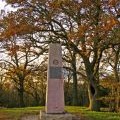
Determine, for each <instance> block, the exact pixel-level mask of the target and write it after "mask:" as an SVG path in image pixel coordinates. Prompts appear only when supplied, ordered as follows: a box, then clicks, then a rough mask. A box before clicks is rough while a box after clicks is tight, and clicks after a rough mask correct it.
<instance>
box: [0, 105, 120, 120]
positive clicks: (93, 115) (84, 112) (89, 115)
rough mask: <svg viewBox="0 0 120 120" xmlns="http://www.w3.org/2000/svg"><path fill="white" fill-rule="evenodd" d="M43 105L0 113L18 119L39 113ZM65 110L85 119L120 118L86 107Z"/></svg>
mask: <svg viewBox="0 0 120 120" xmlns="http://www.w3.org/2000/svg"><path fill="white" fill-rule="evenodd" d="M42 109H44V107H26V108H2V109H0V114H4V115H6V116H8V117H9V118H11V119H12V120H19V118H20V117H21V116H23V115H25V114H39V112H40V110H42ZM65 110H66V111H68V112H70V113H72V114H76V115H79V116H83V117H84V118H85V119H86V120H120V113H111V112H95V111H89V110H88V109H87V108H86V107H76V106H67V107H65Z"/></svg>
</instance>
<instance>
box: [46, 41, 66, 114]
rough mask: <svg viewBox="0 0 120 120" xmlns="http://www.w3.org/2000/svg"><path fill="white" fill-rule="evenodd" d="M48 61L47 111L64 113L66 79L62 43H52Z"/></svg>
mask: <svg viewBox="0 0 120 120" xmlns="http://www.w3.org/2000/svg"><path fill="white" fill-rule="evenodd" d="M48 61H49V62H48V74H47V90H46V110H45V111H46V113H64V80H63V74H62V49H61V45H60V44H58V43H53V44H50V47H49V59H48Z"/></svg>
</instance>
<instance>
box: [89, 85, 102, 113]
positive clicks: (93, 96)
mask: <svg viewBox="0 0 120 120" xmlns="http://www.w3.org/2000/svg"><path fill="white" fill-rule="evenodd" d="M88 96H89V109H90V110H92V111H100V102H99V100H97V98H98V96H99V93H98V88H97V87H96V86H95V84H93V83H90V84H89V85H88Z"/></svg>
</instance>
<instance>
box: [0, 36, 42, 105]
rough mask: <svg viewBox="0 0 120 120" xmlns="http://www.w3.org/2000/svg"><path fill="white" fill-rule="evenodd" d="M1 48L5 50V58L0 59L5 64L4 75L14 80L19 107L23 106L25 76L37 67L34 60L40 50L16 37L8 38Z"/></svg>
mask: <svg viewBox="0 0 120 120" xmlns="http://www.w3.org/2000/svg"><path fill="white" fill-rule="evenodd" d="M3 48H4V50H5V52H6V56H7V59H6V58H3V59H1V60H0V61H1V63H4V65H5V66H4V67H3V69H5V71H6V72H5V74H6V76H5V77H7V78H8V79H9V80H12V81H13V82H14V85H15V87H16V89H17V91H18V95H19V104H20V107H24V106H25V104H24V92H25V88H24V87H25V85H24V84H25V81H26V79H27V76H29V75H30V74H31V73H32V72H34V71H36V70H37V69H38V68H37V67H36V66H35V64H34V61H35V60H37V59H38V58H39V53H40V54H41V51H38V50H37V49H34V48H33V47H32V46H31V44H30V42H27V41H25V40H24V41H21V42H19V39H18V38H16V37H14V38H13V39H9V41H8V42H6V43H5V44H4V46H3ZM37 53H38V54H37ZM38 64H39V63H38Z"/></svg>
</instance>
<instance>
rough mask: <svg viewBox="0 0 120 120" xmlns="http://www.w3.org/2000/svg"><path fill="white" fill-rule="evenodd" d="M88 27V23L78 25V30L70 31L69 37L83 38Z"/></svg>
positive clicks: (73, 38) (73, 39)
mask: <svg viewBox="0 0 120 120" xmlns="http://www.w3.org/2000/svg"><path fill="white" fill-rule="evenodd" d="M86 29H87V26H86V25H80V26H78V28H77V29H76V30H74V31H71V32H69V33H68V39H69V40H72V41H75V40H78V39H80V38H82V37H83V36H84V35H85V31H86Z"/></svg>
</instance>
